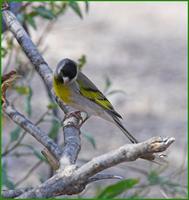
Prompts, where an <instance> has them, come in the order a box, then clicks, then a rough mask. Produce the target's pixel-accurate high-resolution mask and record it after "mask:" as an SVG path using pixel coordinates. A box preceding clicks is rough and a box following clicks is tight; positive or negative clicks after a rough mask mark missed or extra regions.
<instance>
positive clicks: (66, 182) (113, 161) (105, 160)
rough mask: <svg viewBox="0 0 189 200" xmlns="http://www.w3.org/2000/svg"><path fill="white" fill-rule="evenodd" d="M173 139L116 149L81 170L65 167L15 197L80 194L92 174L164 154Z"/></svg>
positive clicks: (150, 140) (152, 139)
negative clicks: (151, 155) (146, 156)
mask: <svg viewBox="0 0 189 200" xmlns="http://www.w3.org/2000/svg"><path fill="white" fill-rule="evenodd" d="M174 141H175V139H174V138H161V137H154V138H151V139H149V140H147V141H145V142H141V143H138V144H126V145H124V146H122V147H120V148H119V149H117V150H114V151H111V152H109V153H106V154H104V155H101V156H99V157H96V158H94V159H92V160H91V161H89V162H88V163H86V164H84V165H83V166H81V167H80V168H78V169H77V168H75V167H71V166H69V167H67V168H65V169H64V170H61V171H59V172H58V173H57V174H56V175H54V176H53V177H52V178H50V179H49V180H47V181H46V182H44V183H43V184H41V185H40V186H39V187H37V188H35V189H33V190H31V191H28V192H26V193H24V194H22V195H20V196H19V197H18V198H48V197H54V196H58V195H64V194H66V195H72V194H78V193H80V192H82V191H83V190H84V188H85V186H86V185H87V184H88V183H89V182H91V181H90V180H91V177H93V176H94V175H95V174H97V173H99V172H101V171H103V170H105V169H107V168H110V167H112V166H114V165H117V164H119V163H122V162H126V161H134V160H136V159H138V158H140V157H142V156H143V155H146V154H149V153H150V154H153V153H158V152H162V151H165V150H166V149H167V148H168V147H169V146H170V145H171V144H172V143H173V142H174Z"/></svg>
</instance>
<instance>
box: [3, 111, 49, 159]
mask: <svg viewBox="0 0 189 200" xmlns="http://www.w3.org/2000/svg"><path fill="white" fill-rule="evenodd" d="M48 112H49V110H47V111H46V112H44V113H43V114H42V115H41V117H40V118H39V119H38V121H37V122H36V123H35V125H38V124H39V123H40V122H41V121H43V119H44V117H45V116H46V114H47V113H48ZM25 135H26V131H24V132H23V134H22V135H21V136H20V138H19V139H18V140H17V141H16V143H15V144H14V145H13V146H12V147H11V148H10V149H8V150H6V151H5V152H4V153H2V155H1V156H2V157H4V156H6V155H7V154H9V153H11V152H12V151H13V150H14V149H15V148H16V147H18V146H19V144H20V143H21V142H22V140H23V139H24V137H25Z"/></svg>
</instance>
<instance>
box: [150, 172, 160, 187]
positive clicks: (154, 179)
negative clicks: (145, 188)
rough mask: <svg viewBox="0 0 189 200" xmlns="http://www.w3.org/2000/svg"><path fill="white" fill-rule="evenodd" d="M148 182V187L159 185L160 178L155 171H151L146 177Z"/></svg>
mask: <svg viewBox="0 0 189 200" xmlns="http://www.w3.org/2000/svg"><path fill="white" fill-rule="evenodd" d="M148 181H149V183H150V185H156V184H159V183H160V177H159V174H158V172H156V171H151V172H150V173H149V175H148Z"/></svg>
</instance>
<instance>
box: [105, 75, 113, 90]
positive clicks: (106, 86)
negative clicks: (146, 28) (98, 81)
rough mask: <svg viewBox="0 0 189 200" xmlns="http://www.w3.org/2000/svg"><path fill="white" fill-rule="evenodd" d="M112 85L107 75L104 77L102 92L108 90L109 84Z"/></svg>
mask: <svg viewBox="0 0 189 200" xmlns="http://www.w3.org/2000/svg"><path fill="white" fill-rule="evenodd" d="M111 85H112V82H111V80H110V78H109V77H108V76H106V78H105V87H104V93H105V92H107V91H108V89H109V88H110V86H111Z"/></svg>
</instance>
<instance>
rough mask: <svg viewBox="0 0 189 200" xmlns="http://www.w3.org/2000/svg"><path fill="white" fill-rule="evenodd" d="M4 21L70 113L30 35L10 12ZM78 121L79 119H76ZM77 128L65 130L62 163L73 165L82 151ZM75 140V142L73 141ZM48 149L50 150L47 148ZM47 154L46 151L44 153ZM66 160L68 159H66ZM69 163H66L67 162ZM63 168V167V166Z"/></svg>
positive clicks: (65, 109) (51, 91)
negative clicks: (74, 146)
mask: <svg viewBox="0 0 189 200" xmlns="http://www.w3.org/2000/svg"><path fill="white" fill-rule="evenodd" d="M2 15H3V19H4V21H5V23H6V25H7V27H8V28H9V30H10V31H11V32H12V33H13V35H14V36H15V38H16V39H17V41H18V43H19V44H20V46H21V47H22V50H23V51H24V52H25V54H26V56H27V57H28V58H29V60H30V61H31V63H32V64H33V65H34V67H35V69H36V71H37V72H38V73H39V75H40V76H41V78H42V80H43V81H44V84H45V85H46V87H47V88H48V90H49V95H50V96H52V98H54V99H55V100H56V102H57V103H58V105H59V106H60V108H61V109H62V110H63V111H64V112H65V113H68V111H69V110H70V108H69V107H68V106H66V105H65V104H64V103H63V102H62V101H61V100H60V99H58V98H57V97H55V95H54V92H53V89H52V70H51V69H50V67H49V66H48V64H47V63H46V62H45V60H44V59H43V57H42V56H41V54H40V53H39V51H38V50H37V47H36V46H35V45H34V44H33V42H32V41H31V39H30V37H29V35H28V34H27V32H26V31H25V30H24V29H23V27H22V25H21V24H20V23H19V22H18V20H17V19H16V17H15V16H14V14H13V13H12V12H11V11H9V10H3V11H2ZM76 120H77V119H76ZM75 127H76V126H71V125H70V127H69V128H68V127H66V128H64V139H65V141H66V147H64V153H63V158H62V159H61V163H62V164H65V163H67V164H68V163H70V164H73V163H74V162H75V160H76V158H77V155H78V153H79V150H80V147H79V146H80V142H79V141H80V138H79V134H76V132H77V133H79V130H76V128H75ZM72 133H73V134H75V136H74V137H72V143H70V142H68V141H70V136H71V134H72ZM38 139H40V138H38ZM73 139H74V141H73ZM73 143H75V144H77V145H76V146H77V147H76V149H77V150H76V152H77V155H76V154H75V155H74V156H73V155H72V152H73V145H72V144H73ZM47 149H48V148H47ZM44 152H45V151H44ZM65 158H66V159H65ZM66 160H67V161H68V162H65V161H66ZM61 166H62V165H61Z"/></svg>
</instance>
